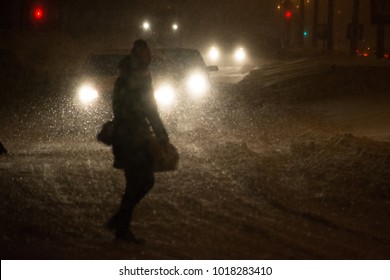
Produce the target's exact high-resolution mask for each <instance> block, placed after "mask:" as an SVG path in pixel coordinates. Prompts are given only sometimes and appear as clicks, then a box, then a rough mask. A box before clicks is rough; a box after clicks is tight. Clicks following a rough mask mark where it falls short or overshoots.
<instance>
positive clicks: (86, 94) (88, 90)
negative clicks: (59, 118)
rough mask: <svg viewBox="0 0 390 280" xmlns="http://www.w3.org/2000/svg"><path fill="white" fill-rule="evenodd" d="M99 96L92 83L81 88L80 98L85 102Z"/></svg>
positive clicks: (89, 101) (87, 102)
mask: <svg viewBox="0 0 390 280" xmlns="http://www.w3.org/2000/svg"><path fill="white" fill-rule="evenodd" d="M97 98H98V92H97V90H96V89H95V88H93V87H92V86H90V85H83V86H82V87H81V88H80V89H79V99H80V101H81V102H82V103H84V104H89V103H91V102H93V101H95V100H96V99H97Z"/></svg>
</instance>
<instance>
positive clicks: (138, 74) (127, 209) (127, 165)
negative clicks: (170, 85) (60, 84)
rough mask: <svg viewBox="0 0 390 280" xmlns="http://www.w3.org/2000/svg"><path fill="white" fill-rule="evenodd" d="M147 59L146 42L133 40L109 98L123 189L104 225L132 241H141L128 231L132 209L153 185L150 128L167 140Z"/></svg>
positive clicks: (116, 158)
mask: <svg viewBox="0 0 390 280" xmlns="http://www.w3.org/2000/svg"><path fill="white" fill-rule="evenodd" d="M150 62H151V53H150V50H149V48H148V46H147V43H146V42H145V41H144V40H137V41H135V42H134V45H133V48H132V50H131V53H130V55H129V56H127V57H126V58H125V59H123V60H122V61H121V63H120V64H119V69H120V74H119V77H118V79H117V80H116V83H115V86H114V93H113V101H112V106H113V113H114V137H113V154H114V167H115V168H119V169H123V170H124V173H125V178H126V189H125V192H124V195H123V197H122V201H121V203H120V206H119V209H118V211H117V212H116V214H115V215H114V216H113V217H112V218H111V219H110V220H109V221H108V223H107V227H108V228H109V229H111V230H114V231H115V237H116V239H122V240H126V241H129V242H134V243H140V242H141V240H140V239H138V238H137V237H136V236H135V235H134V233H133V231H132V230H131V220H132V215H133V211H134V208H135V206H136V205H137V204H138V203H139V202H140V201H141V200H142V198H143V197H144V196H145V195H146V194H147V193H148V192H149V191H150V190H151V188H152V187H153V184H154V174H153V160H152V156H151V154H150V151H149V148H148V146H149V145H148V144H149V142H148V141H149V139H150V133H151V129H152V130H153V133H154V134H155V136H156V138H157V140H158V141H159V142H160V143H161V144H162V145H165V146H166V145H168V143H169V138H168V134H167V132H166V129H165V127H164V125H163V123H162V121H161V119H160V116H159V114H158V111H157V105H156V101H155V99H154V95H153V88H152V78H151V74H150V71H149V68H148V66H149V64H150Z"/></svg>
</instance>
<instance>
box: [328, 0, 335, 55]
mask: <svg viewBox="0 0 390 280" xmlns="http://www.w3.org/2000/svg"><path fill="white" fill-rule="evenodd" d="M333 25H334V0H328V36H327V37H328V38H327V39H328V40H327V50H328V51H332V50H333Z"/></svg>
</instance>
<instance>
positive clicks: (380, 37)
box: [376, 24, 385, 59]
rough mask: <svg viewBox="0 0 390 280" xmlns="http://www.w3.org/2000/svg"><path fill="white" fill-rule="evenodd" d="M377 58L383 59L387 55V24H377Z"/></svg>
mask: <svg viewBox="0 0 390 280" xmlns="http://www.w3.org/2000/svg"><path fill="white" fill-rule="evenodd" d="M377 28H378V29H377V35H376V36H377V39H376V40H377V42H376V58H378V59H381V58H383V57H384V55H385V25H384V24H378V26H377Z"/></svg>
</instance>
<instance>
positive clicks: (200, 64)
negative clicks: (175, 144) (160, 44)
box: [75, 48, 218, 121]
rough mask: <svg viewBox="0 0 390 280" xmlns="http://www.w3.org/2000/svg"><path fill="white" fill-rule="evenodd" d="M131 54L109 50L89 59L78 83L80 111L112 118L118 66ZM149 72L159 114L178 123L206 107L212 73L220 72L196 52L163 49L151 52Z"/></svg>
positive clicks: (125, 51) (186, 49)
mask: <svg viewBox="0 0 390 280" xmlns="http://www.w3.org/2000/svg"><path fill="white" fill-rule="evenodd" d="M129 53H130V50H106V51H104V52H99V53H92V54H90V55H89V56H88V58H87V60H86V62H85V64H84V67H83V71H82V75H81V78H80V80H79V82H78V83H77V90H76V100H75V101H76V105H77V107H78V110H80V111H81V112H83V113H84V114H86V115H87V116H89V117H90V118H93V117H96V115H97V116H99V117H100V118H101V119H108V118H110V117H112V116H111V115H110V114H111V98H112V92H113V86H114V83H115V80H116V78H117V76H118V72H119V71H118V65H119V63H120V61H121V60H122V59H124V58H125V57H126V55H128V54H129ZM150 70H151V73H152V78H153V88H154V96H155V99H156V102H157V105H158V108H159V111H160V113H161V114H162V115H163V116H164V117H166V118H168V116H171V119H170V121H173V120H175V121H177V120H178V119H180V118H181V114H184V113H185V112H189V111H190V110H201V108H202V106H205V104H207V100H208V98H209V97H210V95H211V93H212V89H211V83H210V78H209V71H218V67H217V66H206V64H205V62H204V60H203V57H202V56H201V54H200V52H199V51H198V50H196V49H190V48H160V49H152V63H151V65H150ZM172 116H173V117H172Z"/></svg>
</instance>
